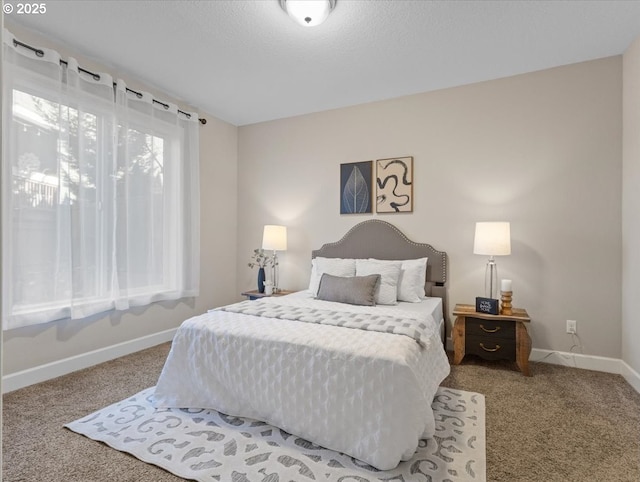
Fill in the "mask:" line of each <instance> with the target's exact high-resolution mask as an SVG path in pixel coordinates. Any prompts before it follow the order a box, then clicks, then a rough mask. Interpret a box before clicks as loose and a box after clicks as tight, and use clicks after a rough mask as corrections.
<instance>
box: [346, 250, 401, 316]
mask: <svg viewBox="0 0 640 482" xmlns="http://www.w3.org/2000/svg"><path fill="white" fill-rule="evenodd" d="M401 267H402V261H379V260H375V259H357V260H356V276H366V275H370V274H379V275H380V285H379V286H378V289H377V291H376V303H377V304H379V305H395V304H397V303H398V279H399V278H400V269H401Z"/></svg>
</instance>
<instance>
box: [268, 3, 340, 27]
mask: <svg viewBox="0 0 640 482" xmlns="http://www.w3.org/2000/svg"><path fill="white" fill-rule="evenodd" d="M280 6H281V7H282V10H284V11H285V12H287V13H288V14H289V16H290V17H291V18H292V19H293V20H295V21H296V22H297V23H299V24H300V25H302V26H303V27H315V26H316V25H320V24H321V23H322V22H324V21H325V20H326V19H327V17H328V16H329V14H330V13H331V11H332V10H333V9H334V8H335V6H336V0H280Z"/></svg>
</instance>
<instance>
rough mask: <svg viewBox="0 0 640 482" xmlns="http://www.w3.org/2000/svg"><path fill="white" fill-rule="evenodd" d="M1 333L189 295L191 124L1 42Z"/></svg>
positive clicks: (193, 253) (194, 141)
mask: <svg viewBox="0 0 640 482" xmlns="http://www.w3.org/2000/svg"><path fill="white" fill-rule="evenodd" d="M4 55H5V57H4V61H3V80H4V82H3V89H5V97H4V98H5V102H4V103H3V114H2V115H3V121H4V125H5V128H6V129H8V136H7V139H8V142H5V143H4V145H3V150H4V154H5V160H6V162H5V166H4V172H2V183H3V185H2V193H3V194H2V195H3V204H2V206H3V226H2V236H3V252H2V269H3V297H4V298H3V301H4V302H3V313H2V319H3V327H4V329H11V328H16V327H20V326H26V325H30V324H35V323H44V322H48V321H52V320H57V319H61V318H85V317H87V316H89V315H92V314H95V313H99V312H103V311H107V310H110V309H114V308H115V309H127V308H128V307H129V306H133V305H138V306H139V305H144V304H148V303H150V302H153V301H157V300H166V299H178V298H182V297H190V296H196V295H197V294H198V281H199V269H198V265H199V224H198V223H199V191H198V155H199V153H198V125H199V124H198V118H197V115H195V114H191V117H190V118H187V117H186V116H184V115H183V114H179V113H178V112H177V108H176V106H173V105H168V106H167V107H166V108H165V107H164V106H162V105H160V104H158V103H156V102H153V100H152V99H151V96H150V95H149V94H147V93H142V94H141V97H140V98H138V97H137V96H136V95H135V94H131V93H130V92H127V90H126V86H125V85H124V83H123V82H122V81H118V82H117V85H118V87H117V89H116V92H115V95H114V87H113V85H114V83H113V79H112V78H111V77H110V76H109V75H108V74H104V73H100V74H99V75H98V76H93V75H90V74H87V73H85V72H82V71H81V70H80V69H79V67H78V64H77V62H76V61H75V60H74V59H72V58H70V59H67V62H68V65H67V66H66V67H63V66H61V64H60V56H59V55H58V54H57V53H56V52H55V51H52V50H47V49H42V55H37V54H36V53H35V52H33V51H32V50H29V49H27V48H25V47H23V46H20V45H17V44H16V43H15V42H14V37H13V36H12V35H11V34H10V33H9V32H7V31H5V36H4Z"/></svg>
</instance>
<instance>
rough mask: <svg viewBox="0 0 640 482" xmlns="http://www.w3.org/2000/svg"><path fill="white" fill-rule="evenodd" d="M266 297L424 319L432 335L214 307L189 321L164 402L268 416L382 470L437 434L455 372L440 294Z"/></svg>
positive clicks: (160, 401) (177, 345)
mask: <svg viewBox="0 0 640 482" xmlns="http://www.w3.org/2000/svg"><path fill="white" fill-rule="evenodd" d="M262 301H264V302H268V303H280V304H292V305H297V306H318V307H321V308H323V309H333V310H335V309H346V310H355V311H357V312H361V313H369V312H370V313H381V314H389V313H393V314H394V315H395V316H398V314H402V316H408V317H420V318H421V319H424V320H427V321H428V323H429V326H430V327H431V336H430V337H429V338H428V340H427V342H426V343H425V346H424V347H421V346H420V345H418V343H416V342H415V341H414V340H413V339H411V338H409V337H407V336H402V335H396V334H390V333H381V332H370V331H363V330H358V329H350V328H344V327H339V326H329V325H319V324H312V323H303V322H299V321H293V320H285V319H272V318H262V317H256V316H250V315H244V314H238V313H231V312H227V311H219V310H214V311H211V312H208V313H205V314H203V315H200V316H197V317H194V318H191V319H189V320H187V321H185V322H184V323H183V324H182V325H181V326H180V328H179V330H178V331H177V333H176V336H175V337H174V341H173V344H172V347H171V351H170V353H169V356H168V357H167V361H166V363H165V366H164V368H163V370H162V373H161V375H160V378H159V380H158V384H157V386H156V391H155V395H154V404H155V406H156V407H180V408H211V409H215V410H218V411H220V412H223V413H225V414H227V415H231V416H241V417H247V418H253V419H256V420H260V421H264V422H267V423H269V424H270V425H274V426H277V427H280V428H281V429H283V430H285V431H286V432H289V433H292V434H295V435H297V436H300V437H302V438H304V439H307V440H309V441H311V442H313V443H315V444H318V445H321V446H323V447H326V448H329V449H332V450H336V451H338V452H342V453H346V454H348V455H351V456H353V457H355V458H357V459H359V460H362V461H364V462H366V463H368V464H370V465H372V466H374V467H376V468H378V469H381V470H389V469H391V468H393V467H395V466H396V465H397V464H398V463H399V462H400V460H408V459H409V458H411V456H412V455H413V453H414V452H415V449H416V447H417V446H418V441H419V440H420V439H421V438H428V437H431V436H432V435H433V432H434V429H435V423H434V419H433V412H432V410H431V407H430V405H431V401H432V400H433V396H434V394H435V392H436V390H437V388H438V386H439V384H440V383H441V381H442V380H443V379H444V378H445V377H446V376H447V375H448V373H449V363H448V360H447V357H446V355H445V352H444V348H443V345H442V342H441V340H440V334H439V326H438V325H439V324H440V322H441V320H442V304H441V301H440V300H439V299H434V298H429V299H426V300H425V301H423V302H422V303H401V304H398V305H396V306H376V307H360V306H352V305H343V304H340V303H332V302H327V301H319V300H314V299H312V296H311V295H310V294H309V293H308V292H300V293H296V294H293V295H288V296H283V297H272V298H266V299H263V300H262ZM406 305H409V306H406Z"/></svg>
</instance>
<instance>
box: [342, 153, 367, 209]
mask: <svg viewBox="0 0 640 482" xmlns="http://www.w3.org/2000/svg"><path fill="white" fill-rule="evenodd" d="M372 164H373V162H372V161H366V162H353V163H349V164H342V165H340V214H358V213H359V214H363V213H371V212H372V208H371V194H372V169H373V165H372Z"/></svg>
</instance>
